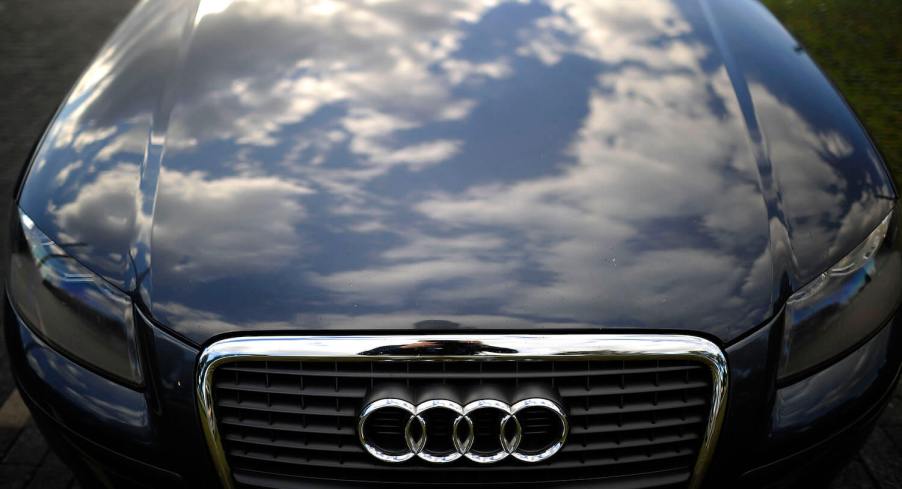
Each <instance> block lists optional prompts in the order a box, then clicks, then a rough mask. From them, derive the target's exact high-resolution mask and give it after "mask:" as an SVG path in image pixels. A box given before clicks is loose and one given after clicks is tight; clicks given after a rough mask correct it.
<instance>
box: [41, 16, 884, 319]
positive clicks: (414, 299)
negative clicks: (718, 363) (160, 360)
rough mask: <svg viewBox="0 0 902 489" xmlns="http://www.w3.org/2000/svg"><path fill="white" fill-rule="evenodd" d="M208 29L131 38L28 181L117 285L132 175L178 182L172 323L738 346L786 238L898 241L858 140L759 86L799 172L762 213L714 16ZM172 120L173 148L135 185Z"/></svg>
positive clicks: (160, 238) (286, 21)
mask: <svg viewBox="0 0 902 489" xmlns="http://www.w3.org/2000/svg"><path fill="white" fill-rule="evenodd" d="M200 13H201V14H202V15H198V16H197V17H196V18H195V19H194V20H195V21H194V23H193V29H192V30H190V31H187V32H186V31H184V30H181V24H179V23H178V22H167V21H166V20H167V19H171V17H173V16H179V15H184V12H182V11H181V10H180V9H178V8H176V7H171V11H169V10H167V9H166V8H161V9H160V12H146V13H145V14H144V16H145V17H146V18H147V19H149V21H148V22H146V25H145V26H144V27H142V29H143V30H142V34H141V35H143V36H145V37H146V38H152V39H153V45H152V47H153V49H148V48H147V45H144V46H142V45H141V44H140V42H141V36H139V37H138V39H130V38H126V37H124V36H121V35H120V36H119V37H117V38H114V39H113V42H112V44H111V45H110V46H108V48H107V50H106V51H105V52H104V53H102V54H101V58H100V60H99V61H98V63H97V64H96V65H95V66H94V67H92V68H91V70H89V72H88V75H87V76H86V77H85V79H83V80H82V82H81V84H80V85H79V88H77V89H76V92H75V94H74V96H73V98H72V99H71V106H70V109H69V110H70V111H69V112H65V113H64V114H63V117H62V118H61V119H60V120H59V121H58V123H57V124H56V126H55V127H54V129H53V131H52V132H51V135H53V138H54V139H53V142H54V148H53V149H47V150H46V151H44V154H41V155H39V159H38V162H37V164H38V166H39V167H40V166H41V165H48V166H49V169H47V170H46V171H41V170H40V169H38V170H36V171H34V172H33V174H32V177H31V178H33V179H37V180H41V181H42V182H44V183H45V184H46V185H47V186H48V187H50V188H54V189H57V193H55V194H53V196H52V198H51V199H50V200H49V201H45V206H43V207H44V208H43V209H42V212H41V213H42V214H44V216H46V217H45V218H44V219H41V220H40V221H41V224H42V226H44V227H45V228H50V229H47V232H48V233H52V234H58V235H60V236H63V237H65V238H66V239H64V240H59V239H58V241H60V242H63V241H67V242H70V243H71V244H73V246H70V249H71V250H73V251H72V252H73V253H75V254H76V256H77V257H78V258H79V259H81V260H83V261H86V262H90V264H91V265H93V268H94V269H95V270H98V269H99V271H101V272H106V273H110V274H114V272H116V271H120V272H121V271H122V270H128V268H129V266H130V265H129V263H130V260H129V253H130V252H131V253H134V252H135V251H134V250H136V249H138V250H140V249H141V248H140V247H136V244H140V240H141V239H142V238H141V237H140V235H139V234H138V233H136V231H135V228H136V227H138V226H139V225H140V223H138V222H136V221H137V220H138V219H136V215H137V213H136V210H135V209H136V206H135V192H136V187H137V185H138V181H139V179H140V178H141V171H142V166H141V165H154V164H156V165H160V177H159V187H158V189H157V192H156V194H155V198H156V208H155V209H154V213H153V215H152V218H153V222H152V232H153V234H152V239H151V241H150V242H149V243H148V244H149V245H150V246H149V249H150V253H151V256H152V260H150V261H149V262H148V261H146V260H138V262H139V263H150V270H149V272H150V273H149V274H147V273H146V272H147V271H146V270H136V271H134V272H135V273H137V274H138V275H139V276H141V277H152V281H151V280H150V279H148V278H145V280H146V282H145V283H144V285H145V286H146V287H147V288H148V289H149V290H148V293H147V295H146V297H147V298H148V300H151V301H152V302H153V304H152V310H153V311H154V313H155V314H157V315H158V317H160V318H161V319H163V320H164V321H166V322H169V323H171V324H175V325H178V324H200V323H204V324H210V326H209V327H208V329H209V331H210V332H221V331H223V330H226V329H229V328H230V327H232V326H233V325H235V324H242V325H246V326H252V327H257V328H267V329H268V328H290V327H298V326H304V325H309V324H317V325H326V326H325V327H352V326H351V325H354V324H357V325H362V324H383V323H385V324H391V323H392V322H394V323H395V324H398V323H402V322H403V323H404V324H411V323H414V322H417V321H419V320H422V319H445V318H451V319H454V320H455V322H457V323H459V324H464V325H474V326H482V325H486V324H498V325H504V326H507V325H514V324H526V323H529V324H560V325H579V324H604V325H609V326H625V327H635V326H642V325H648V324H654V325H656V326H659V327H674V328H683V329H695V328H698V329H701V328H707V327H714V326H717V327H719V328H721V329H720V330H719V331H720V332H723V333H725V335H729V334H733V333H735V332H738V331H740V330H742V329H744V328H746V327H748V326H751V325H753V324H755V323H757V322H760V321H761V320H763V319H764V318H766V317H767V316H768V315H769V314H770V312H771V301H772V299H773V297H772V296H773V295H774V294H775V290H776V289H777V288H778V287H779V286H780V285H779V278H775V273H776V274H779V272H780V271H781V270H782V269H781V265H780V264H779V263H775V262H777V261H782V260H787V261H790V260H791V259H790V258H787V256H790V257H791V256H792V250H788V249H786V246H785V244H782V242H781V241H780V239H779V238H778V239H775V241H774V243H769V236H770V235H771V234H774V235H776V236H781V235H786V234H792V235H793V236H795V235H798V236H799V238H798V239H797V241H796V243H797V244H798V246H799V247H800V248H799V249H800V250H802V251H804V252H805V253H809V254H819V253H821V252H822V250H828V252H824V253H823V255H824V256H819V259H821V260H822V261H823V260H826V259H829V254H830V253H839V252H841V251H844V250H843V249H842V248H844V247H847V245H848V242H849V240H850V239H856V238H854V236H857V234H858V233H861V232H862V228H866V227H867V225H868V223H869V222H871V221H873V220H875V219H879V216H877V214H879V212H878V211H875V209H876V208H879V206H877V205H876V204H875V201H876V199H877V195H876V194H875V192H872V191H870V190H868V189H870V188H875V187H879V182H874V181H873V178H871V180H869V181H862V180H861V179H862V178H864V179H867V178H870V177H868V173H867V172H866V171H865V172H861V171H859V170H853V169H850V168H852V167H853V163H855V162H858V161H860V160H861V159H862V158H863V156H862V154H861V152H862V149H861V147H862V142H861V141H857V140H856V141H853V140H849V139H848V137H847V136H846V135H847V134H849V127H847V126H845V125H844V124H848V121H846V120H844V119H842V117H839V118H838V119H835V120H831V119H830V118H829V117H826V118H818V119H809V118H807V117H806V114H805V113H804V112H799V110H797V107H795V106H794V105H793V104H791V103H789V102H787V99H784V98H781V97H782V93H779V92H780V90H781V89H782V87H779V86H775V85H779V84H777V83H776V82H774V81H773V80H772V79H771V78H768V76H766V74H765V75H761V76H758V73H757V72H755V70H754V69H749V73H750V75H749V79H748V83H749V89H750V92H751V94H752V97H753V100H754V103H755V110H756V112H757V114H758V116H759V118H760V119H761V122H762V124H763V125H764V126H765V127H766V128H769V130H770V131H771V132H769V133H768V134H767V144H768V147H767V152H768V154H769V155H771V157H774V158H775V157H779V159H780V160H781V161H786V162H790V163H791V164H785V165H782V166H780V167H779V169H778V170H777V175H776V178H777V180H778V183H779V185H780V186H785V187H787V188H788V187H792V188H793V189H794V190H793V192H791V193H789V192H787V193H785V194H781V195H780V198H781V199H785V200H782V201H780V202H777V203H776V206H777V207H776V208H777V210H778V211H780V212H778V213H775V211H774V208H773V207H772V208H768V207H767V205H768V202H767V200H766V199H764V198H762V191H761V185H762V180H761V179H762V176H761V173H760V170H761V168H760V167H759V162H757V161H756V160H755V153H754V148H753V147H752V145H751V143H750V142H749V136H748V132H747V130H746V127H745V124H744V120H743V116H744V114H743V107H742V106H741V105H740V103H739V101H737V98H736V95H735V94H734V88H733V85H732V83H731V79H730V76H729V75H728V72H727V69H726V68H725V66H724V64H723V59H722V57H721V54H720V53H719V52H718V49H717V46H716V45H715V42H714V39H713V37H712V34H711V32H710V31H709V28H708V25H707V23H706V20H705V17H704V13H703V11H702V9H701V8H700V5H699V3H698V2H696V1H682V0H642V1H636V2H604V1H603V2H566V1H554V0H549V1H547V2H495V1H465V0H457V1H451V2H447V1H442V2H437V1H436V2H432V1H419V2H415V3H405V4H404V5H403V6H402V5H398V4H397V3H395V2H350V1H348V2H343V1H325V0H324V1H306V0H284V1H272V0H270V1H266V2H245V1H235V2H222V1H212V2H211V1H210V0H204V1H203V2H201V8H200ZM173 24H176V25H177V26H178V28H175V27H172V25H173ZM186 36H188V39H189V41H190V42H189V43H188V44H184V45H182V44H181V43H182V42H184V41H185V38H186ZM773 42H774V43H775V47H774V49H777V50H781V49H782V50H783V51H786V53H787V54H786V56H789V57H795V58H798V57H799V56H800V55H799V54H798V53H796V52H795V51H793V50H792V49H791V48H792V46H791V45H789V44H787V42H786V40H785V39H783V40H781V39H776V40H774V41H773ZM180 46H185V47H183V48H181V49H185V51H183V52H180V51H179V49H180ZM161 53H163V54H161ZM164 54H165V55H164ZM180 56H181V57H180ZM759 56H760V55H759ZM760 62H761V60H759V59H754V58H752V59H749V60H748V64H749V65H755V63H760ZM803 62H807V61H806V60H803ZM170 65H171V66H174V67H177V71H176V75H172V76H170V78H168V79H164V78H162V77H161V75H160V74H159V70H160V69H161V67H163V66H170ZM145 75H146V76H145ZM142 76H143V77H144V78H141V77H142ZM154 76H156V77H157V78H154ZM136 87H140V88H136ZM135 89H138V90H146V91H148V92H152V91H154V90H156V91H158V92H160V93H163V94H169V95H164V96H163V97H135V96H134V90H135ZM167 90H168V92H167ZM775 92H777V94H775ZM746 109H747V108H746ZM814 115H818V114H814ZM161 117H165V118H166V119H165V120H166V124H165V126H164V127H166V131H165V134H164V135H165V142H164V147H165V152H164V153H163V155H162V159H161V161H148V162H143V161H142V158H143V157H144V148H145V146H146V144H147V138H148V133H149V131H150V128H151V127H153V124H155V123H156V124H157V125H158V126H157V127H159V123H160V118H161ZM836 121H838V122H836ZM834 123H835V124H834ZM831 124H834V125H833V126H831ZM834 126H835V127H834ZM856 172H857V173H856ZM860 174H864V177H859V175H860ZM850 176H852V177H854V178H851V179H850ZM855 178H858V180H856V179H855ZM76 185H78V186H76ZM853 187H854V188H853ZM884 190H885V189H884ZM26 200H27V199H26ZM35 200H36V201H37V200H39V199H35ZM32 205H33V204H32ZM784 213H785V216H784ZM786 223H790V226H789V227H788V229H787V226H786ZM799 230H801V232H800V231H799ZM781 233H782V234H781ZM865 234H866V233H865ZM136 240H137V241H138V243H136ZM781 246H782V247H781ZM834 248H836V249H835V250H834ZM130 250H131V251H130ZM840 255H841V253H840ZM775 257H777V258H776V259H775ZM787 266H790V265H787ZM791 266H794V267H796V268H797V269H800V270H801V272H800V274H801V275H804V274H805V273H809V272H810V270H808V268H811V267H816V266H817V264H816V263H815V265H811V264H810V263H801V264H799V263H794V264H793V265H791ZM139 267H140V265H139ZM367 321H369V322H367ZM408 321H409V322H408Z"/></svg>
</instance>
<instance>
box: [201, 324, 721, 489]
mask: <svg viewBox="0 0 902 489" xmlns="http://www.w3.org/2000/svg"><path fill="white" fill-rule="evenodd" d="M436 344H440V345H442V348H441V349H440V350H441V351H438V352H436V348H435V345H436ZM453 345H465V346H466V348H465V349H464V350H466V351H467V353H466V354H461V352H460V349H459V348H457V349H456V348H454V347H453ZM268 360H279V361H282V360H297V361H333V362H334V361H343V362H345V361H346V362H354V361H383V360H384V361H391V360H418V361H419V360H423V361H429V360H457V361H471V360H475V361H478V360H546V361H554V360H568V361H570V360H586V361H610V360H613V361H616V360H689V361H697V362H700V363H702V364H703V365H705V366H707V367H708V369H709V370H710V373H711V381H712V385H711V394H712V396H711V397H712V398H711V401H710V413H709V416H708V419H707V423H706V426H705V431H704V437H703V439H702V443H701V446H700V448H699V450H698V456H697V459H696V462H695V465H694V468H693V470H692V476H691V479H690V482H689V487H690V489H697V488H698V487H700V485H701V482H702V480H703V478H704V475H705V472H706V469H707V467H708V464H709V462H710V460H711V457H712V454H713V451H714V447H715V446H716V443H717V438H718V435H719V432H720V428H721V424H722V422H723V417H724V412H725V408H726V401H727V386H728V382H729V378H728V377H729V371H728V367H727V361H726V357H725V355H724V353H723V351H722V350H721V349H720V348H719V347H717V345H715V344H714V343H712V342H710V341H708V340H705V339H703V338H699V337H695V336H688V335H663V334H548V335H535V334H522V335H520V334H473V335H459V334H457V335H390V336H253V337H237V338H228V339H224V340H220V341H217V342H215V343H213V344H212V345H210V346H209V347H207V348H206V349H205V350H204V351H203V352H202V353H201V355H200V359H199V363H198V368H197V373H196V384H195V387H196V390H197V392H196V394H197V399H198V409H199V414H200V418H201V423H202V428H203V431H204V435H205V437H206V440H207V444H208V446H209V448H210V452H211V456H212V460H213V463H214V465H215V467H216V470H217V472H218V475H219V478H220V480H221V481H222V483H223V486H224V487H226V488H229V489H232V488H234V487H235V485H236V484H235V480H234V478H233V477H232V473H231V469H230V468H229V464H228V459H227V457H226V454H225V451H224V447H223V442H222V439H221V437H220V432H219V427H218V423H217V419H216V415H215V410H214V408H215V400H214V387H213V374H214V372H215V371H216V369H217V368H218V367H219V366H221V365H223V364H225V363H228V362H234V361H268Z"/></svg>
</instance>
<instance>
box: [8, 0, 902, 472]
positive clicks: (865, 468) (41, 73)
mask: <svg viewBox="0 0 902 489" xmlns="http://www.w3.org/2000/svg"><path fill="white" fill-rule="evenodd" d="M134 3H135V2H134V1H133V0H38V1H36V0H12V1H10V0H0V216H7V215H8V209H9V205H10V196H11V195H12V192H13V186H14V183H15V180H16V178H17V175H18V173H19V171H20V169H21V168H22V165H24V164H25V160H26V158H27V157H28V154H29V152H30V150H31V147H32V145H33V144H34V142H35V141H36V140H37V138H38V137H40V134H41V131H42V129H43V127H44V125H45V124H46V122H47V121H48V120H49V118H50V117H51V116H52V115H53V112H54V111H55V110H56V107H57V105H58V104H59V103H60V101H61V100H62V98H63V97H64V96H65V95H66V92H67V91H68V90H69V88H70V87H71V86H72V84H73V83H74V82H75V80H76V79H77V77H78V75H79V74H80V72H81V71H82V70H83V69H84V68H85V66H86V65H87V63H88V62H89V61H90V60H91V58H92V57H93V55H94V53H95V52H96V51H97V50H98V49H99V48H100V45H101V43H102V42H103V40H104V39H106V37H107V36H108V35H109V34H110V32H111V31H112V30H113V28H114V27H115V26H116V24H117V23H118V22H119V20H121V18H122V17H124V16H125V14H127V13H128V11H129V10H130V9H131V7H132V6H133V5H134ZM0 225H2V227H0V229H5V223H0ZM5 242H6V240H5V239H3V237H2V236H0V247H2V246H5ZM0 250H2V248H0ZM2 267H5V263H2V264H0V271H2ZM2 341H3V340H2V336H0V489H11V488H35V489H63V488H71V487H78V486H77V483H76V482H75V480H74V478H73V476H72V474H71V472H70V471H69V470H68V468H67V467H66V466H65V465H63V464H62V463H61V462H60V460H59V459H58V458H57V457H56V456H55V455H54V454H53V453H52V452H51V451H50V450H49V449H48V447H47V445H46V443H45V442H44V440H43V438H42V437H41V435H40V433H39V432H38V431H37V429H36V428H35V426H34V424H33V422H32V421H31V417H30V415H29V414H28V411H27V409H26V408H25V406H24V405H23V404H22V400H21V398H20V397H19V394H18V392H17V391H16V390H15V386H14V383H13V380H12V378H11V376H10V372H9V362H8V359H7V357H6V349H5V346H4V345H2ZM891 488H897V489H902V389H897V390H896V393H895V395H894V398H893V401H892V402H891V403H890V406H889V408H888V409H887V411H886V413H885V414H884V416H883V418H882V419H881V420H880V423H879V425H878V427H877V429H876V430H875V431H874V433H873V434H872V435H871V437H870V439H869V441H868V443H867V444H866V445H865V447H864V448H863V449H862V450H861V452H860V453H859V454H858V456H857V457H856V458H855V459H854V460H853V461H852V462H851V463H850V464H849V465H848V466H847V467H846V468H845V469H844V470H843V471H842V472H841V473H840V474H839V476H838V477H837V479H836V480H835V481H834V483H833V484H832V486H831V489H891Z"/></svg>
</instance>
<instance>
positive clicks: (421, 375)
mask: <svg viewBox="0 0 902 489" xmlns="http://www.w3.org/2000/svg"><path fill="white" fill-rule="evenodd" d="M700 368H701V367H698V366H695V365H691V366H684V367H661V368H660V369H658V368H655V367H648V368H637V369H622V370H621V369H617V370H607V369H590V370H583V371H582V372H575V371H573V372H567V371H563V372H561V371H558V372H520V373H518V374H515V375H511V374H510V373H493V372H484V373H480V374H478V375H475V374H474V373H471V372H466V373H454V372H448V373H443V372H363V371H357V370H345V371H325V370H297V371H289V370H282V369H270V368H266V367H231V366H227V367H222V368H220V370H223V371H227V372H240V373H253V374H263V375H266V374H274V375H301V376H305V377H329V378H333V377H334V378H358V379H371V378H372V379H402V380H403V379H439V380H441V379H443V378H444V379H473V378H482V379H512V380H513V379H542V378H565V377H578V378H586V376H587V375H588V376H591V377H600V376H605V375H617V376H619V375H631V374H643V373H655V372H656V371H667V372H685V371H693V370H699V369H700Z"/></svg>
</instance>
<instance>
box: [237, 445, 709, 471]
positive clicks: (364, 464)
mask: <svg viewBox="0 0 902 489" xmlns="http://www.w3.org/2000/svg"><path fill="white" fill-rule="evenodd" d="M691 454H692V451H691V450H689V449H688V448H678V449H674V450H666V451H661V452H659V453H651V454H636V455H630V456H627V457H616V458H615V457H599V458H594V459H592V460H591V461H589V462H581V461H580V460H578V459H562V460H560V461H558V462H556V463H554V464H553V465H554V467H555V469H573V468H584V467H604V466H609V465H627V464H638V463H642V462H651V461H660V460H670V459H675V458H684V457H688V456H689V455H691ZM229 455H231V456H233V457H238V458H251V459H254V460H261V461H266V462H272V463H279V464H285V465H297V466H305V467H306V466H315V467H332V468H340V469H362V470H373V471H386V472H390V471H393V470H395V468H393V467H389V466H386V465H375V464H370V463H369V462H368V461H366V460H364V459H360V460H352V461H346V462H341V461H338V460H335V459H330V458H327V456H325V455H321V456H319V457H299V456H294V455H281V456H274V455H272V454H271V453H269V452H261V451H251V450H236V449H233V450H230V451H229ZM548 469H549V466H548V465H542V464H532V465H520V466H518V467H517V471H539V472H542V471H547V470H548ZM404 470H405V471H408V472H422V473H424V475H428V474H432V475H434V474H435V471H436V468H435V467H433V466H416V465H412V466H408V467H405V468H404ZM439 470H441V469H439ZM455 470H459V471H467V470H468V471H471V472H474V473H476V474H485V473H489V472H508V471H510V468H504V467H502V466H501V465H500V464H499V465H481V466H478V467H473V466H469V467H468V466H461V467H457V468H456V469H455Z"/></svg>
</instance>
